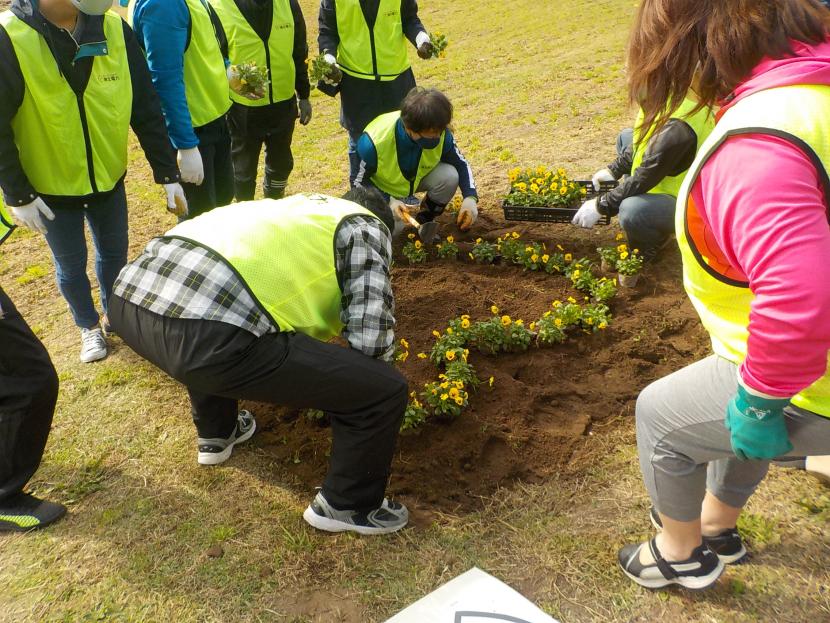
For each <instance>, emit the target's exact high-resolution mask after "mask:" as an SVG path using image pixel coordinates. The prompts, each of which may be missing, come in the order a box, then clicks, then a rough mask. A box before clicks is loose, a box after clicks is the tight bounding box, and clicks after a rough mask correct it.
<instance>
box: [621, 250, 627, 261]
mask: <svg viewBox="0 0 830 623" xmlns="http://www.w3.org/2000/svg"><path fill="white" fill-rule="evenodd" d="M626 258H628V251H623V252H622V253H620V259H621V260H624V259H626Z"/></svg>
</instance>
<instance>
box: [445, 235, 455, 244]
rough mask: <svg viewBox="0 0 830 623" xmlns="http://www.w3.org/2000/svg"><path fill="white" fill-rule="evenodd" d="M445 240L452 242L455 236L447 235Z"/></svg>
mask: <svg viewBox="0 0 830 623" xmlns="http://www.w3.org/2000/svg"><path fill="white" fill-rule="evenodd" d="M447 242H449V243H450V244H452V243H453V242H455V238H453V237H452V236H447Z"/></svg>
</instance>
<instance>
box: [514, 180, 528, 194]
mask: <svg viewBox="0 0 830 623" xmlns="http://www.w3.org/2000/svg"><path fill="white" fill-rule="evenodd" d="M516 188H518V189H519V190H520V191H522V192H525V191H526V190H527V184H525V183H524V182H519V183H518V184H516Z"/></svg>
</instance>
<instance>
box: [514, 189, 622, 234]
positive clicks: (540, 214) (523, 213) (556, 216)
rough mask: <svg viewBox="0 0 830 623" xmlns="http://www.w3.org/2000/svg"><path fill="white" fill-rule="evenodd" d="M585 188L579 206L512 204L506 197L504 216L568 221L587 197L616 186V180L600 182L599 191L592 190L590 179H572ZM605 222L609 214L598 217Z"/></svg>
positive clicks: (539, 220) (528, 219)
mask: <svg viewBox="0 0 830 623" xmlns="http://www.w3.org/2000/svg"><path fill="white" fill-rule="evenodd" d="M573 181H574V182H576V183H577V184H579V185H580V186H582V187H583V188H585V189H586V190H587V192H586V193H585V197H584V198H583V199H582V200H581V201H580V202H579V206H576V207H573V208H545V207H541V206H539V207H536V206H514V205H510V204H509V203H507V201H508V200H507V199H505V200H504V202H503V203H502V208H503V209H504V218H505V220H508V221H537V222H544V223H570V222H571V221H572V220H573V217H574V216H575V215H576V213H577V211H578V210H579V208H580V207H581V206H582V204H583V203H585V202H586V201H588V200H589V199H593V198H594V197H596V196H597V195H601V194H602V193H607V192H608V191H609V190H613V189H614V188H616V187H617V182H600V188H599V192H597V191H596V190H594V184H593V182H591V180H573ZM603 221H604V222H605V224H606V225H608V224H609V223H610V222H611V217H610V216H604V217H602V219H600V223H602V222H603Z"/></svg>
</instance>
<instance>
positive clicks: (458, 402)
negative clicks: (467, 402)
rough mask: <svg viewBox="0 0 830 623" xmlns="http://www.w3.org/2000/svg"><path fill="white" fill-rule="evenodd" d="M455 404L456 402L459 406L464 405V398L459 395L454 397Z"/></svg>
mask: <svg viewBox="0 0 830 623" xmlns="http://www.w3.org/2000/svg"><path fill="white" fill-rule="evenodd" d="M455 404H457V405H458V406H459V407H463V406H464V399H463V398H462V397H461V396H459V397H458V398H456V399H455Z"/></svg>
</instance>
